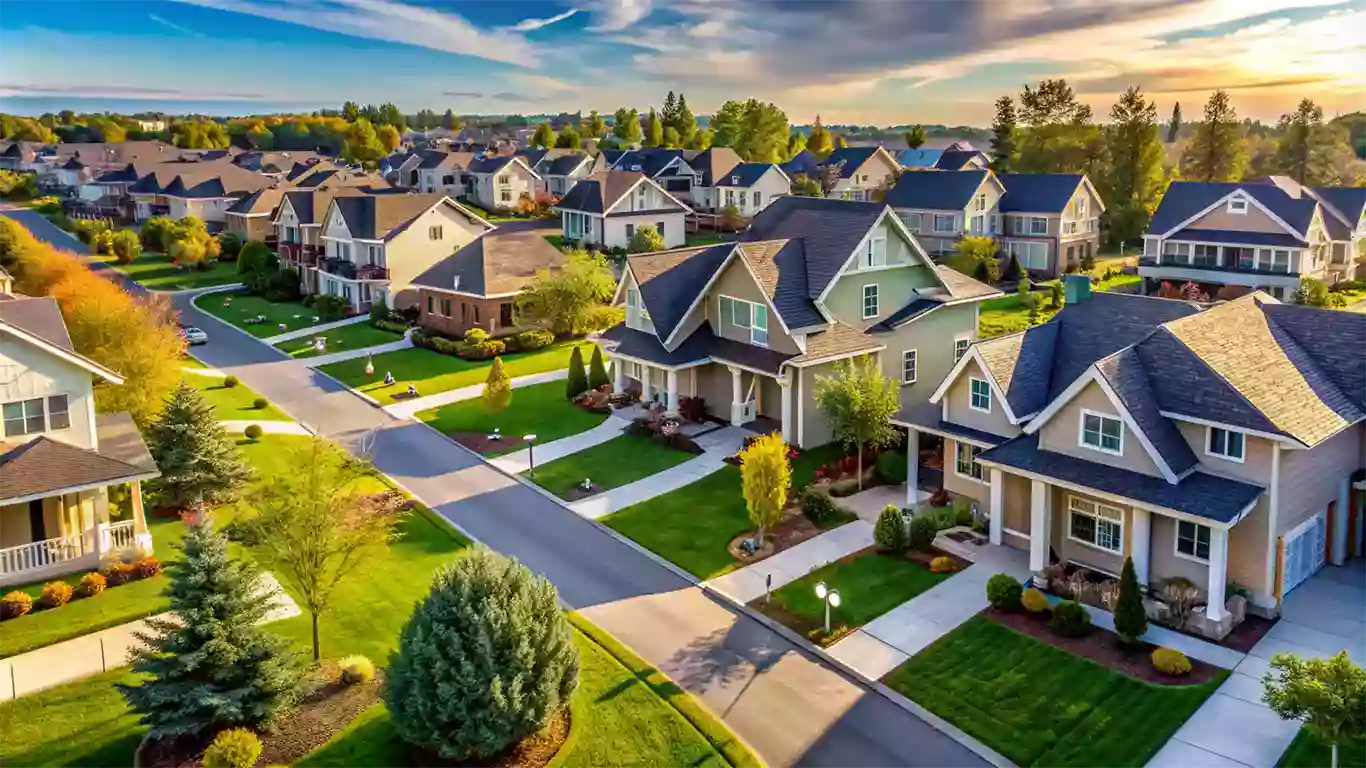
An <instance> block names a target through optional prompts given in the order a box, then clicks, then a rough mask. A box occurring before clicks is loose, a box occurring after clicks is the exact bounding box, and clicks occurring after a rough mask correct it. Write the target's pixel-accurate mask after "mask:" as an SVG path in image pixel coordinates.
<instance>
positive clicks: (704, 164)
mask: <svg viewBox="0 0 1366 768" xmlns="http://www.w3.org/2000/svg"><path fill="white" fill-rule="evenodd" d="M813 159H814V158H813ZM743 162H744V160H742V159H741V158H740V154H739V153H738V152H736V151H735V150H733V149H731V148H730V147H709V148H707V149H704V150H702V151H701V152H697V153H695V154H693V156H692V157H689V158H688V165H689V166H690V167H691V168H692V169H693V172H694V173H696V174H697V176H696V178H695V179H694V183H693V193H692V201H691V203H690V204H691V205H692V207H693V209H694V210H696V211H702V212H706V213H717V212H718V211H720V210H721V208H722V205H723V204H722V203H720V202H718V201H719V199H720V195H719V194H718V191H717V189H716V184H717V182H718V181H720V180H721V178H722V177H724V176H725V175H726V174H727V173H730V170H731V169H732V168H734V167H735V166H737V165H739V164H741V163H743ZM789 191H790V190H789Z"/></svg>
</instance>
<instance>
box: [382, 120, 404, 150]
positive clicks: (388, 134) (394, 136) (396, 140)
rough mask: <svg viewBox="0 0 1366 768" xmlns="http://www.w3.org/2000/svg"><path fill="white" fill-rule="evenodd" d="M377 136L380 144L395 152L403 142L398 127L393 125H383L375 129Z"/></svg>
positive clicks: (385, 148)
mask: <svg viewBox="0 0 1366 768" xmlns="http://www.w3.org/2000/svg"><path fill="white" fill-rule="evenodd" d="M375 138H377V139H378V140H379V145H380V146H381V147H384V151H385V152H393V151H394V150H396V149H398V147H399V145H400V144H402V143H403V137H402V136H400V135H399V133H398V129H397V128H395V127H394V126H392V125H381V126H380V127H379V129H378V130H376V131H375Z"/></svg>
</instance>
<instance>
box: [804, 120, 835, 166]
mask: <svg viewBox="0 0 1366 768" xmlns="http://www.w3.org/2000/svg"><path fill="white" fill-rule="evenodd" d="M806 148H807V149H808V150H810V151H811V154H813V155H815V156H816V159H818V160H824V159H825V156H826V155H828V154H830V153H831V152H833V151H834V149H835V142H834V141H833V140H832V139H831V138H830V131H828V130H826V128H825V125H824V124H822V123H821V116H820V115H816V122H815V123H813V124H812V125H811V136H810V137H809V138H807V140H806Z"/></svg>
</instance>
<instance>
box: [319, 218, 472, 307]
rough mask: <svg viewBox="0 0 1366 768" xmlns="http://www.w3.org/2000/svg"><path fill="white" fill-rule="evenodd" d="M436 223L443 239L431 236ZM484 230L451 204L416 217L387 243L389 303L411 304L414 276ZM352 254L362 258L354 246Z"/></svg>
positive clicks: (386, 259) (398, 305) (413, 297)
mask: <svg viewBox="0 0 1366 768" xmlns="http://www.w3.org/2000/svg"><path fill="white" fill-rule="evenodd" d="M337 218H340V216H339V217H337ZM434 226H440V227H441V239H440V240H431V239H429V238H428V236H427V229H428V227H434ZM483 231H484V228H483V227H481V226H479V225H478V224H476V223H474V222H471V221H470V220H469V219H467V218H465V217H464V216H463V215H461V214H459V213H457V212H456V211H454V210H452V209H451V208H450V206H449V205H438V206H436V207H434V208H433V209H432V210H430V211H427V212H426V213H424V214H422V215H421V216H419V217H418V218H417V219H415V220H413V222H412V223H410V224H409V225H408V227H407V229H405V230H404V231H402V232H400V233H399V234H397V235H395V236H394V237H393V239H391V240H390V241H389V242H388V243H386V244H385V247H384V259H385V266H386V267H388V269H389V285H388V289H387V290H388V295H389V306H390V307H394V308H404V307H408V306H411V305H412V304H413V302H415V301H417V295H416V291H413V290H412V287H411V283H412V280H413V278H415V277H417V276H418V275H420V274H422V273H423V272H425V271H426V270H427V268H428V267H431V266H432V265H433V264H435V263H436V262H438V261H440V260H441V259H444V258H446V257H447V256H450V255H451V254H452V253H455V252H456V251H457V250H459V249H460V248H461V247H463V246H464V245H466V244H467V243H469V242H470V241H471V240H473V239H474V238H476V237H478V236H479V234H480V233H482V232H483ZM329 234H330V233H329ZM351 256H352V258H353V259H359V258H360V254H359V253H357V252H356V251H355V249H354V248H353V249H352V254H351Z"/></svg>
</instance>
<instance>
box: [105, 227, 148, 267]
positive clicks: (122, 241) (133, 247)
mask: <svg viewBox="0 0 1366 768" xmlns="http://www.w3.org/2000/svg"><path fill="white" fill-rule="evenodd" d="M109 251H110V252H111V253H113V254H114V258H115V259H116V260H117V261H118V263H120V264H132V263H133V259H136V258H137V257H138V255H139V254H141V253H142V242H141V241H139V240H138V234H137V233H136V232H133V231H132V230H127V229H124V230H120V231H118V232H115V233H113V234H111V235H110V236H109Z"/></svg>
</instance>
